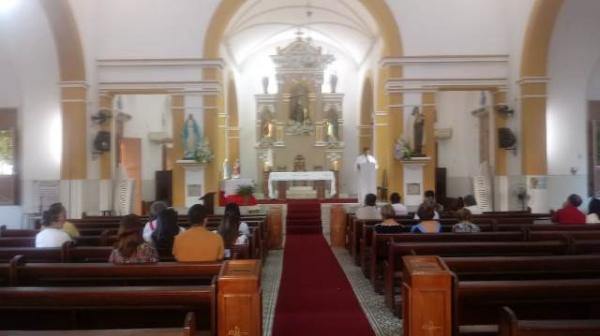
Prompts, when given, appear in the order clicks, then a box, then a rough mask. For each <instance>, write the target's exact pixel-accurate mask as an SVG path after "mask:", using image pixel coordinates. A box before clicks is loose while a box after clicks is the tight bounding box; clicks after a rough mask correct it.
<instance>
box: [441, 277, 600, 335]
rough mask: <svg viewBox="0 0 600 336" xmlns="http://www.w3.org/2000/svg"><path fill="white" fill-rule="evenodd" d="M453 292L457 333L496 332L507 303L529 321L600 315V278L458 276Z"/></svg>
mask: <svg viewBox="0 0 600 336" xmlns="http://www.w3.org/2000/svg"><path fill="white" fill-rule="evenodd" d="M452 295H453V298H452V301H453V303H452V305H453V311H454V314H453V315H454V318H453V330H454V333H453V334H455V335H461V334H462V335H467V334H471V335H473V334H476V335H483V334H489V335H496V334H497V331H498V330H497V329H498V328H497V323H498V320H497V314H498V311H499V309H500V308H501V307H503V306H509V307H511V308H512V309H513V310H514V311H515V312H516V313H517V314H518V315H519V316H522V317H523V318H524V319H527V320H530V319H535V320H538V319H593V318H599V317H600V316H598V313H597V312H598V308H600V279H568V280H515V281H510V280H503V281H462V280H459V278H458V277H456V276H455V277H454V284H453V289H452Z"/></svg>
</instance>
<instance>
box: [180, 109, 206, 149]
mask: <svg viewBox="0 0 600 336" xmlns="http://www.w3.org/2000/svg"><path fill="white" fill-rule="evenodd" d="M201 139H202V138H201V136H200V127H199V126H198V123H197V122H196V120H195V119H194V116H193V115H191V114H189V115H188V117H187V119H186V120H185V123H184V124H183V158H184V159H185V160H195V159H196V151H197V150H198V145H200V141H201Z"/></svg>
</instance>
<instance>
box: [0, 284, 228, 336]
mask: <svg viewBox="0 0 600 336" xmlns="http://www.w3.org/2000/svg"><path fill="white" fill-rule="evenodd" d="M215 305H216V297H215V286H214V285H210V286H169V287H156V286H151V287H143V286H142V287H140V286H129V287H122V286H120V287H4V288H0V315H1V316H2V319H0V329H3V330H13V329H14V330H17V329H18V330H45V329H98V328H100V329H106V328H109V329H112V328H162V327H174V326H177V325H180V324H181V322H182V321H183V319H184V316H185V315H186V313H187V312H194V313H195V314H196V316H197V317H198V326H199V328H198V329H201V330H211V331H212V332H213V334H214V333H215V332H216V328H215V317H216V314H215V312H216V310H215ZM32 321H35V323H32Z"/></svg>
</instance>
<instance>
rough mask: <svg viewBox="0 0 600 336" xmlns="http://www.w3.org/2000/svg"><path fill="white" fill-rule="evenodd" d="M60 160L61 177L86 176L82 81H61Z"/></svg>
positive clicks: (84, 99) (85, 114)
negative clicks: (61, 135)
mask: <svg viewBox="0 0 600 336" xmlns="http://www.w3.org/2000/svg"><path fill="white" fill-rule="evenodd" d="M60 86H61V96H62V101H61V107H62V133H63V137H62V139H63V143H62V160H61V172H60V175H61V179H63V180H81V179H85V178H86V177H87V150H88V148H87V143H88V141H87V113H86V112H87V85H86V84H85V83H84V82H63V83H61V85H60Z"/></svg>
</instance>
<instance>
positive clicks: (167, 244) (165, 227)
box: [152, 208, 185, 258]
mask: <svg viewBox="0 0 600 336" xmlns="http://www.w3.org/2000/svg"><path fill="white" fill-rule="evenodd" d="M184 231H185V229H184V228H182V227H180V226H178V225H177V211H175V209H173V208H168V209H165V210H163V211H161V212H160V213H159V214H158V225H157V227H156V230H154V232H153V233H152V241H153V242H154V247H155V248H156V250H157V251H158V255H159V256H160V257H163V258H169V257H171V251H172V250H173V242H174V240H175V236H177V235H179V234H180V233H182V232H184Z"/></svg>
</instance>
